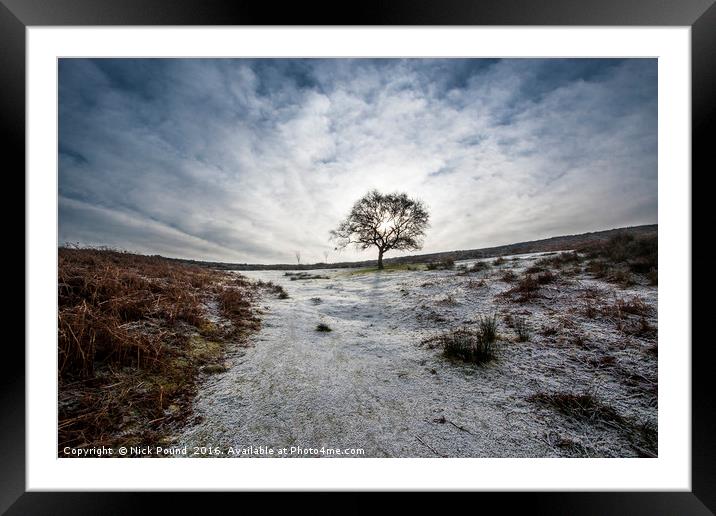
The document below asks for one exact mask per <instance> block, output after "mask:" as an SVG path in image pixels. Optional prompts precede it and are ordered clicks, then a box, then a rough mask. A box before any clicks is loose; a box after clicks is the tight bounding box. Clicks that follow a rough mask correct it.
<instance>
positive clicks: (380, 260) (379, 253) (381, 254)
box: [378, 249, 383, 270]
mask: <svg viewBox="0 0 716 516" xmlns="http://www.w3.org/2000/svg"><path fill="white" fill-rule="evenodd" d="M378 269H379V270H383V250H382V249H378Z"/></svg>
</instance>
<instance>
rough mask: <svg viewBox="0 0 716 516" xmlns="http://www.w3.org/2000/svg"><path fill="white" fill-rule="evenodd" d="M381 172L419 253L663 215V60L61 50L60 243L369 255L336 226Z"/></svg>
mask: <svg viewBox="0 0 716 516" xmlns="http://www.w3.org/2000/svg"><path fill="white" fill-rule="evenodd" d="M372 188H377V189H378V190H380V191H383V192H392V191H404V192H406V193H408V195H410V196H413V197H418V198H420V199H422V200H423V201H424V202H425V203H426V204H427V205H428V207H429V209H430V213H431V228H430V229H429V231H428V234H427V237H426V239H425V246H424V248H423V252H435V251H449V250H455V249H472V248H478V247H486V246H492V245H500V244H507V243H513V242H518V241H524V240H534V239H538V238H544V237H549V236H556V235H562V234H572V233H581V232H585V231H595V230H601V229H610V228H614V227H621V226H630V225H638V224H650V223H656V222H657V61H656V60H655V59H625V60H614V59H571V60H569V59H540V60H536V59H505V60H495V59H436V60H426V59H407V60H396V59H379V60H367V59H258V60H247V59H62V60H60V65H59V239H60V242H61V243H63V242H79V243H81V244H86V245H109V246H113V247H119V248H122V249H127V250H131V251H137V252H142V253H150V254H155V253H158V254H163V255H166V256H173V257H182V258H193V259H204V260H220V261H232V262H252V263H277V262H282V263H291V262H294V261H295V257H294V251H296V250H300V251H301V254H302V256H303V260H302V261H303V262H304V263H306V262H315V261H323V253H324V251H328V250H330V251H331V254H330V257H329V260H331V261H336V260H353V259H375V256H373V255H374V254H375V253H373V252H372V251H370V252H358V251H355V250H353V249H350V250H346V251H343V252H342V253H340V254H338V253H337V252H335V251H333V250H332V246H331V244H330V242H329V240H328V237H329V231H330V230H331V229H333V228H334V227H335V226H336V225H337V223H338V222H339V221H340V219H341V218H342V217H344V216H345V215H346V214H347V212H348V211H349V210H350V207H351V206H352V204H353V202H354V201H355V200H357V199H358V198H360V197H361V196H362V195H363V194H365V193H366V192H367V191H368V190H369V189H372ZM399 254H401V253H389V254H388V255H386V256H387V257H390V256H398V255H399ZM402 254H405V253H402Z"/></svg>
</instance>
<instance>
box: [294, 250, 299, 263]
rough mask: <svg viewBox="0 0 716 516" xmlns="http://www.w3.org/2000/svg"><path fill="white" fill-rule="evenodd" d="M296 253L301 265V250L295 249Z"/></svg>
mask: <svg viewBox="0 0 716 516" xmlns="http://www.w3.org/2000/svg"><path fill="white" fill-rule="evenodd" d="M294 254H295V255H296V261H297V262H298V264H299V265H301V251H294Z"/></svg>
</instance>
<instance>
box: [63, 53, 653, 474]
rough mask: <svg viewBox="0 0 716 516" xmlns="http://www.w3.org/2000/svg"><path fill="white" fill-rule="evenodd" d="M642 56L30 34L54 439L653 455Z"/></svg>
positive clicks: (649, 213)
mask: <svg viewBox="0 0 716 516" xmlns="http://www.w3.org/2000/svg"><path fill="white" fill-rule="evenodd" d="M657 65H658V63H657V60H656V59H642V58H639V59H637V58H627V59H611V58H610V59H603V58H578V59H565V58H541V59H533V58H506V59H500V58H490V59H487V58H406V59H398V58H379V59H372V58H311V59H309V58H306V59H303V58H300V59H299V58H260V59H248V58H218V59H209V58H181V59H180V58H160V59H149V58H97V59H93V58H62V59H59V60H58V103H59V112H58V135H59V136H58V140H59V141H58V192H57V195H58V228H57V231H58V246H57V252H58V256H57V259H58V270H57V295H58V314H57V324H58V327H57V339H58V341H57V389H58V398H57V456H58V457H59V458H98V457H101V458H108V459H109V458H137V457H146V458H154V459H161V458H165V459H180V458H188V459H192V458H217V459H220V458H224V459H230V458H267V459H270V458H348V457H350V458H418V457H421V458H435V459H439V458H454V457H462V458H493V457H494V458H498V457H512V458H552V457H562V458H569V457H574V458H654V457H658V452H659V450H658V435H659V434H658V424H657V422H658V368H657V364H658V318H657V311H658V310H657V307H658V217H657V215H658V202H657V200H658V184H657V178H658V173H657V172H658V152H657V148H658V141H657V133H658V131H657V128H658V112H657V100H658V91H657V83H658V81H657V79H658V77H657V69H658V66H657ZM664 288H666V286H665V285H664ZM664 328H666V327H664ZM664 331H666V330H665V329H664ZM212 464H214V463H212Z"/></svg>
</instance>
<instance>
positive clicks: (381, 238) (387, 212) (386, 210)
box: [331, 190, 429, 269]
mask: <svg viewBox="0 0 716 516" xmlns="http://www.w3.org/2000/svg"><path fill="white" fill-rule="evenodd" d="M428 219H429V214H428V210H427V208H426V207H425V204H423V202H422V201H420V200H417V199H411V198H409V197H408V196H407V194H405V193H391V194H381V193H380V192H378V191H377V190H371V191H370V192H368V193H367V194H366V195H364V196H363V197H362V198H361V199H359V200H358V201H357V202H356V203H355V204H354V205H353V208H352V209H351V211H350V213H349V214H348V216H347V217H346V218H345V219H344V220H343V221H342V222H341V223H340V224H339V225H338V227H337V228H336V229H335V230H333V231H331V238H332V239H333V240H334V241H335V242H336V249H343V248H345V247H347V246H348V245H350V244H354V245H355V246H356V247H357V248H358V249H361V250H364V249H368V248H370V247H372V246H375V247H377V248H378V267H379V268H380V269H382V268H383V254H384V253H386V252H388V251H390V250H393V249H395V250H416V249H420V248H421V247H422V246H423V240H422V239H423V237H424V236H425V231H426V229H427V228H428V226H429V224H428Z"/></svg>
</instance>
